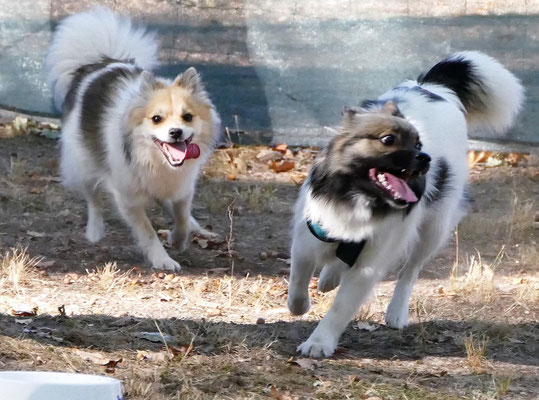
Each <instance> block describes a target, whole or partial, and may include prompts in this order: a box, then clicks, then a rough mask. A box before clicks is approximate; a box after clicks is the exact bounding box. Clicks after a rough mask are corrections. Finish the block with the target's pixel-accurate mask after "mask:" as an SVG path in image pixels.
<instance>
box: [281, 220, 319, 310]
mask: <svg viewBox="0 0 539 400" xmlns="http://www.w3.org/2000/svg"><path fill="white" fill-rule="evenodd" d="M305 229H307V227H306V226H305ZM304 235H305V232H301V231H300V232H298V231H296V232H294V239H293V241H292V251H291V260H290V281H289V283H288V300H287V305H288V309H289V310H290V312H291V313H292V314H294V315H302V314H305V313H306V312H307V311H309V308H310V306H311V302H310V300H309V283H310V282H311V278H312V276H313V273H314V270H315V267H316V248H315V247H313V246H312V245H311V244H310V242H309V240H313V239H314V238H309V237H307V238H305V236H304ZM307 235H311V234H310V233H307ZM314 240H317V239H314Z"/></svg>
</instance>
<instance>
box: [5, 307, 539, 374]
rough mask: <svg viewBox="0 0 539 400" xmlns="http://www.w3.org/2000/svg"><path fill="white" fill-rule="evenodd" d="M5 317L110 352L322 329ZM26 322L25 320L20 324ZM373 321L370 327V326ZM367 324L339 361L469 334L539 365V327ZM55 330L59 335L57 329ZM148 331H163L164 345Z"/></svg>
mask: <svg viewBox="0 0 539 400" xmlns="http://www.w3.org/2000/svg"><path fill="white" fill-rule="evenodd" d="M15 319H16V318H15V317H12V316H10V315H7V314H0V335H4V336H7V337H12V338H21V336H22V337H25V338H28V339H33V340H35V341H37V342H39V343H42V344H48V345H55V346H60V347H77V348H87V349H92V350H99V351H103V352H116V351H120V352H121V351H136V350H150V351H152V350H153V351H157V350H160V349H163V347H164V346H163V344H162V342H161V339H160V337H161V334H159V337H157V332H158V329H157V327H156V326H158V327H159V329H160V330H161V332H162V334H163V335H164V336H165V337H167V339H168V340H169V344H170V345H172V346H178V347H181V346H185V345H189V344H190V343H193V345H194V348H195V351H196V352H197V353H198V354H203V355H209V356H211V355H217V354H221V353H223V352H228V351H230V348H231V347H232V348H233V347H234V346H236V345H238V346H240V345H241V346H244V347H247V348H250V349H259V348H268V349H272V350H273V351H275V352H277V353H278V354H281V355H283V356H285V357H290V356H294V355H296V347H297V345H298V344H299V343H301V342H302V341H304V340H306V339H307V338H308V336H309V335H310V334H311V332H312V331H313V330H314V328H315V326H316V322H314V321H296V322H283V321H280V322H274V323H258V324H257V323H252V324H236V323H232V322H221V321H206V320H204V319H201V320H194V319H177V318H170V319H151V318H138V317H131V316H125V317H112V316H106V315H78V316H73V317H61V316H51V315H48V314H43V315H39V316H37V317H35V318H34V319H33V320H32V322H31V323H30V324H28V325H21V324H20V323H17V322H16V321H15ZM19 322H20V321H19ZM363 326H365V325H363ZM368 328H369V329H373V330H370V331H368V330H365V329H359V328H358V325H357V324H355V323H351V324H350V325H349V326H348V328H347V329H346V331H345V332H344V334H343V335H342V336H341V339H340V342H339V347H338V349H337V351H336V353H335V355H334V356H333V357H334V358H336V359H382V360H420V359H423V358H425V357H430V356H436V357H466V349H465V344H464V343H465V341H466V340H467V338H474V340H481V339H482V338H488V342H487V347H486V352H485V357H486V358H487V359H490V360H493V361H494V360H495V361H502V362H511V363H517V364H522V365H533V366H539V357H538V356H537V355H538V354H539V340H538V339H539V324H538V323H519V324H503V323H498V322H491V321H477V320H475V321H448V320H432V321H427V322H423V323H415V324H411V325H409V326H408V327H406V328H405V329H403V330H394V329H391V328H389V327H387V326H385V325H378V324H376V323H370V324H369V325H368ZM50 332H52V334H50ZM144 332H155V335H154V337H157V342H152V341H150V340H147V338H145V337H144V336H145V335H144V334H143V333H144Z"/></svg>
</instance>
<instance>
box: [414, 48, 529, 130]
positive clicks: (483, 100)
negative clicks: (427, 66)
mask: <svg viewBox="0 0 539 400" xmlns="http://www.w3.org/2000/svg"><path fill="white" fill-rule="evenodd" d="M418 82H419V83H420V84H434V85H443V86H445V87H447V88H449V89H451V90H452V91H453V92H455V94H456V95H457V96H458V98H459V100H460V102H461V103H462V105H463V106H464V108H465V109H466V120H467V122H468V125H469V128H470V129H471V130H473V129H481V130H486V131H490V132H492V133H503V132H505V131H506V130H507V129H509V128H510V127H511V125H512V124H513V120H514V119H515V117H516V115H517V114H518V112H519V111H520V108H521V106H522V102H523V100H524V88H523V87H522V85H521V84H520V81H519V80H518V78H516V77H515V76H514V75H513V74H512V73H511V72H509V71H508V70H507V69H505V67H504V66H503V65H501V64H500V63H499V62H498V61H496V60H495V59H494V58H492V57H490V56H488V55H486V54H484V53H481V52H478V51H463V52H459V53H455V54H453V55H451V56H450V57H448V58H446V59H445V60H443V61H440V62H439V63H438V64H436V65H435V66H434V67H432V68H431V70H430V71H429V72H427V73H426V74H424V75H422V76H420V77H419V78H418Z"/></svg>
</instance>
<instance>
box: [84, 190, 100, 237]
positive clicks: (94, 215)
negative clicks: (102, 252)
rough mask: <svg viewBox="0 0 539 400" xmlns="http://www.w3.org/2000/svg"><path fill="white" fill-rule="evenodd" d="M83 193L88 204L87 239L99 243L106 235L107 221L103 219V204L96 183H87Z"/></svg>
mask: <svg viewBox="0 0 539 400" xmlns="http://www.w3.org/2000/svg"><path fill="white" fill-rule="evenodd" d="M83 194H84V198H85V199H86V204H87V206H88V223H87V224H86V239H88V241H89V242H91V243H97V242H99V241H100V240H101V239H102V238H103V237H104V236H105V221H104V220H103V211H102V205H101V200H100V199H99V196H98V193H97V190H96V185H95V184H92V185H87V186H86V187H85V188H84V189H83Z"/></svg>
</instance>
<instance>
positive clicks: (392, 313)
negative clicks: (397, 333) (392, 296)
mask: <svg viewBox="0 0 539 400" xmlns="http://www.w3.org/2000/svg"><path fill="white" fill-rule="evenodd" d="M386 325H388V326H389V327H391V328H394V329H402V328H404V327H405V326H406V325H408V307H402V306H401V305H400V304H399V305H394V304H393V303H390V304H389V306H388V307H387V311H386Z"/></svg>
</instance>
